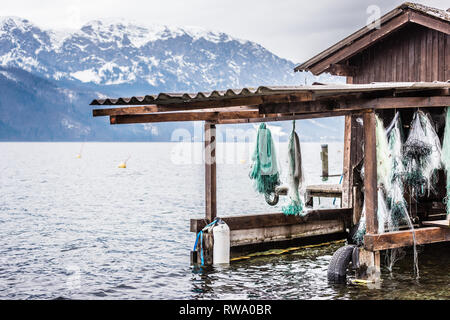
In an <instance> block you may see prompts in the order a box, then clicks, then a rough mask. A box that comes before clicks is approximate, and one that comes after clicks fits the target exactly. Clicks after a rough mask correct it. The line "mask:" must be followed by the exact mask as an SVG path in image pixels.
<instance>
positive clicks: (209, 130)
mask: <svg viewBox="0 0 450 320" xmlns="http://www.w3.org/2000/svg"><path fill="white" fill-rule="evenodd" d="M216 216H217V179H216V125H215V124H213V123H210V122H206V123H205V218H206V220H207V221H208V222H211V221H213V220H214V219H215V218H216Z"/></svg>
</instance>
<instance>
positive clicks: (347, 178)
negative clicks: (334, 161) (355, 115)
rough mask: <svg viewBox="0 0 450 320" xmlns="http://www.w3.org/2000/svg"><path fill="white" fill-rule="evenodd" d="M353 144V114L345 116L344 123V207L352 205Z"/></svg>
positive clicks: (342, 202) (342, 203)
mask: <svg viewBox="0 0 450 320" xmlns="http://www.w3.org/2000/svg"><path fill="white" fill-rule="evenodd" d="M351 144H352V116H351V115H347V116H345V125H344V156H343V173H342V174H343V177H342V200H341V205H342V207H343V208H348V207H351V206H352V205H351V203H352V188H351V186H352V183H351V181H352V179H353V176H352V172H351V170H350V168H351V154H350V152H351Z"/></svg>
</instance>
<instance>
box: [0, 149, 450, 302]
mask: <svg viewBox="0 0 450 320" xmlns="http://www.w3.org/2000/svg"><path fill="white" fill-rule="evenodd" d="M286 147H287V145H286V144H281V145H280V146H279V150H278V152H279V157H280V159H281V160H280V162H281V165H282V167H286V166H285V157H284V154H285V153H286ZM252 148H253V146H252V145H247V144H232V143H230V144H226V145H220V146H219V148H218V151H217V154H218V161H219V165H218V169H217V171H218V172H217V174H218V212H219V216H220V215H223V216H228V215H238V214H239V215H240V214H246V213H248V214H255V213H268V212H279V211H280V206H281V205H282V204H283V203H280V204H279V205H278V206H276V207H270V206H268V205H266V204H265V202H264V199H263V198H262V197H261V196H258V195H256V194H255V193H254V191H253V189H252V186H251V182H250V180H249V179H248V171H249V161H248V158H249V152H250V151H251V149H252ZM81 149H82V152H81V153H82V157H81V158H80V159H78V158H76V154H77V153H79V152H80V150H81ZM0 150H1V151H0V298H1V299H55V298H70V299H361V298H363V299H399V298H400V299H450V255H449V246H448V245H444V246H436V247H421V252H420V254H419V263H420V273H421V278H420V279H419V280H414V279H413V269H412V257H411V255H410V254H409V252H407V255H406V257H405V258H404V259H403V260H401V261H400V262H399V263H397V264H396V266H395V268H394V272H393V273H392V274H389V273H388V272H386V271H385V272H384V273H383V282H382V284H381V286H380V287H379V288H371V289H370V288H366V287H360V286H352V285H344V286H331V285H329V284H328V283H327V281H326V270H327V266H328V263H329V261H330V259H331V256H332V254H333V252H334V251H335V250H336V249H337V248H339V246H341V245H343V243H338V244H333V245H328V246H322V247H316V248H308V249H303V250H298V251H293V252H291V253H290V254H285V255H276V256H266V257H257V258H252V259H250V260H242V261H238V262H234V263H232V264H231V265H230V266H229V267H227V268H222V269H215V268H210V269H206V270H201V269H198V268H194V267H191V266H190V265H189V251H190V250H191V249H192V247H193V244H194V237H195V236H194V234H192V233H190V232H189V220H190V219H191V218H201V217H203V212H204V189H203V188H204V181H203V179H204V177H203V170H204V166H203V164H202V163H201V154H202V152H201V144H196V145H193V144H175V143H172V144H170V143H85V144H81V143H0ZM302 153H303V158H304V166H305V171H306V174H307V181H308V183H320V182H321V178H320V171H321V169H320V154H319V153H320V144H319V143H304V144H302ZM329 154H330V173H341V171H342V144H341V143H331V144H329ZM128 157H130V159H129V160H128V162H127V166H128V167H127V168H126V169H119V168H118V167H117V166H118V164H119V163H120V162H122V161H124V160H125V159H127V158H128ZM338 181H339V178H333V179H330V180H329V182H330V183H337V182H338ZM318 205H319V206H321V207H330V206H333V203H332V199H328V201H325V200H324V199H321V202H320V204H318ZM334 205H335V206H339V200H337V201H336V203H335V204H334Z"/></svg>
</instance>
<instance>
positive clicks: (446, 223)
mask: <svg viewBox="0 0 450 320" xmlns="http://www.w3.org/2000/svg"><path fill="white" fill-rule="evenodd" d="M422 224H423V225H424V226H430V227H440V228H447V229H448V228H450V220H448V219H447V220H435V221H423V222H422Z"/></svg>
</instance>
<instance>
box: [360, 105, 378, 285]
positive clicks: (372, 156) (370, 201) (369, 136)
mask: <svg viewBox="0 0 450 320" xmlns="http://www.w3.org/2000/svg"><path fill="white" fill-rule="evenodd" d="M363 121H364V204H365V207H366V234H376V233H377V230H378V219H377V202H378V199H377V152H376V136H375V125H376V123H375V112H374V111H373V110H371V111H369V112H366V113H364V116H363ZM359 260H360V272H359V277H361V278H363V279H366V280H369V281H370V282H378V281H379V279H380V252H379V251H376V252H374V251H368V250H365V249H361V250H360V254H359Z"/></svg>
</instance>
